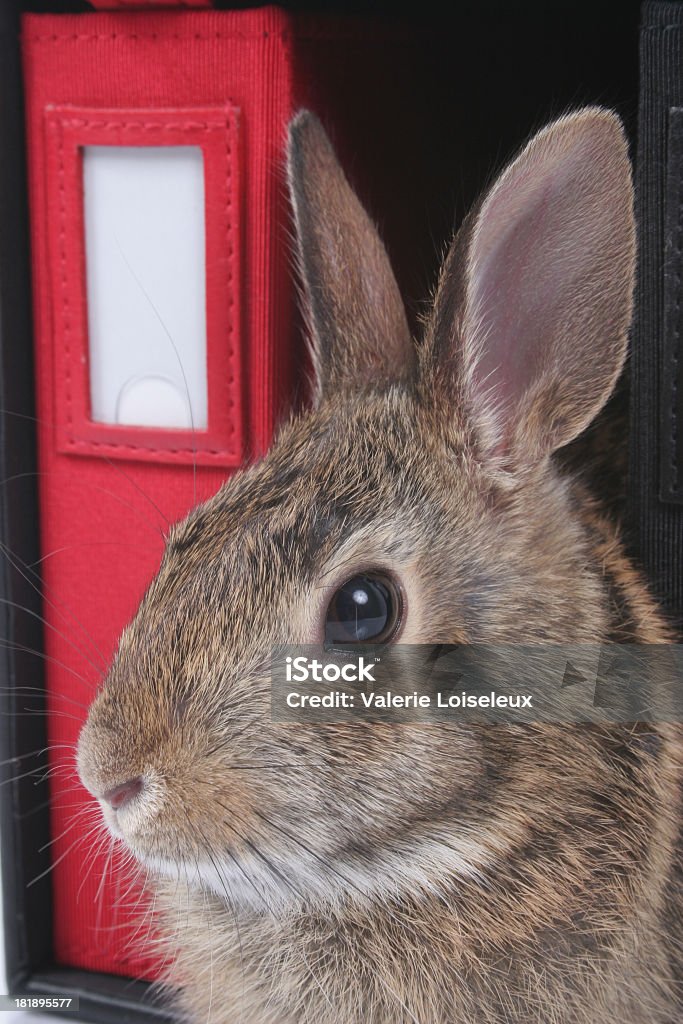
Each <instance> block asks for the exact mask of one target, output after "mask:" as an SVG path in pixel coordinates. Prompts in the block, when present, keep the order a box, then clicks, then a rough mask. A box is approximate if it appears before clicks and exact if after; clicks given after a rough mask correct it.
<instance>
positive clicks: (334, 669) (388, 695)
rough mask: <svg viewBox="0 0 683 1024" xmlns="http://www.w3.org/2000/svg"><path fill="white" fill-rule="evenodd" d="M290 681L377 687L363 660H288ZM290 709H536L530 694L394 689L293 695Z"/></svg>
mask: <svg viewBox="0 0 683 1024" xmlns="http://www.w3.org/2000/svg"><path fill="white" fill-rule="evenodd" d="M286 660H287V667H286V677H287V681H288V682H293V681H296V682H309V681H313V682H326V683H334V682H339V681H340V680H344V681H345V682H349V683H368V682H369V683H374V682H375V677H374V674H373V673H374V669H375V665H374V664H373V663H372V662H370V663H368V662H366V661H365V660H364V659H363V658H360V659H359V660H358V661H357V662H350V663H347V664H345V665H336V664H324V663H322V662H318V661H309V660H308V659H307V658H287V659H286ZM286 702H287V705H288V707H290V708H355V707H365V708H367V709H378V710H385V709H388V708H392V709H400V708H411V709H412V708H432V707H436V708H510V709H528V708H532V707H533V705H532V698H531V695H529V694H514V695H512V694H502V693H496V692H495V690H491V691H490V693H476V694H474V693H468V692H467V691H466V690H461V691H460V692H459V693H454V692H452V691H438V692H436V693H434V694H427V693H419V692H418V691H417V690H414V691H413V692H412V693H396V692H394V691H392V690H390V689H386V690H380V691H378V690H368V691H366V692H365V693H363V692H361V693H349V692H347V691H346V690H331V691H330V692H328V693H324V694H320V693H301V692H300V691H298V690H293V691H290V692H289V693H288V694H287V696H286Z"/></svg>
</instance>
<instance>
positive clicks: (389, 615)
mask: <svg viewBox="0 0 683 1024" xmlns="http://www.w3.org/2000/svg"><path fill="white" fill-rule="evenodd" d="M402 610H403V609H402V600H401V592H400V590H399V588H398V586H397V585H396V584H395V583H394V582H393V581H392V580H390V579H389V578H388V577H387V576H384V575H383V574H381V573H374V572H372V573H362V574H359V575H358V576H352V577H351V579H350V580H347V582H346V583H345V584H344V585H343V586H342V587H340V588H339V590H337V591H336V592H335V594H334V596H333V598H332V600H331V601H330V603H329V606H328V608H327V617H326V619H325V642H326V643H342V644H343V643H346V644H349V643H376V644H381V643H387V642H388V641H389V640H391V639H392V637H394V636H395V634H396V631H397V630H398V627H399V626H400V623H401V614H402Z"/></svg>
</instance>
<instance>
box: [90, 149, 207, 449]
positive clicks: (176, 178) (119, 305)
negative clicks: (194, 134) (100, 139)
mask: <svg viewBox="0 0 683 1024" xmlns="http://www.w3.org/2000/svg"><path fill="white" fill-rule="evenodd" d="M83 192H84V204H85V211H84V213H85V256H86V259H85V262H86V277H87V298H88V346H89V362H90V405H91V416H92V419H93V420H95V421H97V422H99V423H112V424H126V425H130V426H148V427H171V428H176V429H191V428H194V429H196V430H202V429H206V426H207V380H206V376H207V374H206V273H205V262H206V261H205V237H204V163H203V158H202V152H201V149H200V148H199V147H198V146H85V147H84V148H83Z"/></svg>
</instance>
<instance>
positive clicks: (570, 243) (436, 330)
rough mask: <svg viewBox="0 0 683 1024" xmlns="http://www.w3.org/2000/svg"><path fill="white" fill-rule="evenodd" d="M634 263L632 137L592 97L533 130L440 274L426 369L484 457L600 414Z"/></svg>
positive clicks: (619, 349)
mask: <svg viewBox="0 0 683 1024" xmlns="http://www.w3.org/2000/svg"><path fill="white" fill-rule="evenodd" d="M634 270H635V228H634V218H633V189H632V184H631V169H630V163H629V159H628V151H627V144H626V140H625V137H624V133H623V130H622V127H621V122H620V121H619V118H618V117H617V116H616V115H615V114H613V113H611V112H610V111H607V110H603V109H601V108H597V107H590V108H587V109H585V110H582V111H579V112H577V113H575V114H571V115H569V116H567V117H563V118H561V119H560V120H558V121H556V122H554V123H553V124H551V125H549V126H548V127H547V128H545V129H544V130H543V131H541V132H540V133H539V134H538V135H536V136H535V137H534V138H533V139H532V140H531V142H530V143H529V144H528V145H527V147H526V148H525V149H524V150H523V151H522V152H521V153H520V155H519V156H518V157H517V158H516V160H514V161H513V162H512V163H511V164H510V166H509V167H508V168H507V169H506V170H505V171H504V172H503V174H502V175H501V176H500V177H499V178H498V180H497V181H496V182H495V183H494V185H493V187H492V188H491V189H490V191H489V192H488V194H487V195H485V197H484V199H483V200H482V201H481V203H480V204H479V206H478V207H477V208H476V209H475V210H474V211H473V212H472V213H471V214H470V216H469V217H468V218H467V220H466V221H465V223H464V225H463V227H462V228H461V230H460V232H459V233H458V235H457V237H456V239H455V242H454V243H453V247H452V249H451V251H450V253H449V255H448V257H447V260H446V263H445V265H444V268H443V271H442V274H441V279H440V282H439V286H438V289H437V294H436V299H435V304H434V310H433V313H432V318H431V321H430V325H429V327H428V332H427V338H426V342H427V344H426V350H425V352H426V363H427V366H428V368H429V369H430V370H431V373H430V380H431V381H432V383H433V384H434V386H436V387H438V386H439V384H441V386H443V385H444V384H445V385H446V387H447V388H448V389H449V391H450V394H449V396H448V401H450V402H454V401H455V402H457V403H458V406H459V408H460V409H464V410H465V417H466V420H467V425H468V427H469V428H470V432H471V434H472V435H473V437H474V440H475V443H476V444H478V446H479V447H480V450H481V452H482V454H483V455H484V456H485V457H486V456H488V457H496V458H497V459H499V460H500V462H501V463H502V464H504V465H506V466H507V468H513V467H515V466H516V467H520V466H523V465H527V466H529V465H531V464H533V463H536V462H538V461H539V460H540V459H542V458H543V457H544V456H545V455H547V454H549V453H550V452H551V451H553V450H554V449H556V448H559V447H561V446H562V445H565V444H567V442H569V441H571V440H572V438H574V437H576V435H577V434H579V433H580V432H581V431H582V430H583V429H584V428H585V427H586V426H587V425H588V424H589V423H590V421H591V420H592V419H593V418H594V416H595V415H596V413H597V412H598V411H599V409H600V408H601V406H602V405H603V404H604V402H605V401H606V400H607V398H608V397H609V394H610V392H611V391H612V388H613V386H614V383H615V381H616V378H617V376H618V375H619V372H620V370H621V368H622V365H623V361H624V357H625V352H626V343H627V331H628V326H629V322H630V318H631V302H632V290H633V280H634Z"/></svg>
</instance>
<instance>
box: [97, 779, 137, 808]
mask: <svg viewBox="0 0 683 1024" xmlns="http://www.w3.org/2000/svg"><path fill="white" fill-rule="evenodd" d="M142 787H143V781H142V778H141V777H140V776H138V777H137V778H136V779H128V781H127V782H122V783H121V785H120V786H114V787H113V788H112V789H108V790H107V791H106V793H103V794H102V799H103V800H106V801H107V803H108V804H109V806H110V807H113V808H114V810H115V811H118V810H120V809H121V808H122V807H124V806H125V805H126V804H127V803H130V801H131V800H133V799H134V797H136V796H137V795H138V793H140V792H142Z"/></svg>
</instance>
